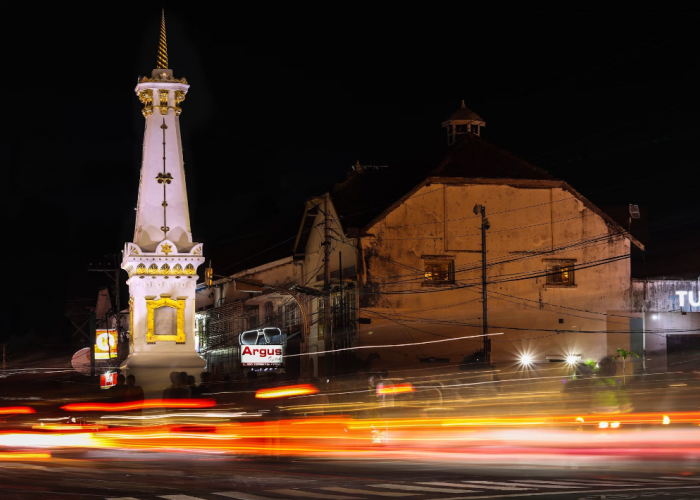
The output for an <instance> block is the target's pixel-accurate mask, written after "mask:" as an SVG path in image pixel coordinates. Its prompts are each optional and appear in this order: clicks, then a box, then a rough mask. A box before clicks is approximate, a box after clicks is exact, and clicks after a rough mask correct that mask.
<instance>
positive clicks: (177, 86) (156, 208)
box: [122, 13, 205, 394]
mask: <svg viewBox="0 0 700 500" xmlns="http://www.w3.org/2000/svg"><path fill="white" fill-rule="evenodd" d="M189 88H190V86H189V85H188V84H187V81H186V80H185V79H184V78H180V79H178V78H175V77H174V76H173V71H172V70H171V69H168V51H167V44H166V38H165V14H164V13H163V17H162V20H161V27H160V42H159V45H158V63H157V68H156V69H154V70H153V72H152V73H151V77H150V78H148V77H143V78H141V79H140V80H139V82H138V85H136V95H137V96H138V98H139V99H140V100H141V102H142V103H143V105H144V107H143V110H142V113H143V116H144V118H145V119H146V131H145V133H144V138H143V160H142V164H141V179H140V181H139V197H138V206H137V208H136V228H135V231H134V242H133V243H127V244H126V245H125V248H124V252H123V260H122V269H124V270H126V271H127V273H128V274H129V279H128V280H127V284H128V285H129V295H130V300H129V307H130V314H131V326H130V330H131V332H130V335H131V338H130V347H129V358H128V359H127V360H126V362H125V364H124V365H123V366H122V369H126V370H127V371H128V373H130V374H131V373H133V374H134V375H135V376H136V380H137V384H139V385H141V386H143V387H144V389H146V390H147V391H148V390H150V391H151V392H152V394H155V393H154V392H153V391H156V390H157V389H158V388H163V387H167V386H168V385H169V384H170V381H169V377H168V375H169V373H170V372H171V371H175V370H176V371H187V372H190V373H195V374H198V373H199V371H201V370H202V368H204V365H205V362H204V360H203V359H202V358H200V357H199V356H198V355H197V352H196V346H195V339H194V317H195V313H194V307H195V306H194V300H195V288H196V282H197V267H199V265H200V264H202V263H203V262H204V257H203V255H202V244H201V243H194V242H193V241H192V232H191V230H190V216H189V209H188V207H187V189H186V185H185V168H184V162H183V159H182V141H181V140H180V113H181V112H182V109H181V108H180V104H181V103H182V101H184V100H185V95H186V94H187V91H188V90H189Z"/></svg>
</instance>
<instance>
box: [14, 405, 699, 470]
mask: <svg viewBox="0 0 700 500" xmlns="http://www.w3.org/2000/svg"><path fill="white" fill-rule="evenodd" d="M178 415H182V414H178ZM197 415H200V414H197ZM119 416H120V417H124V415H119ZM664 416H665V417H668V418H669V420H670V419H673V420H674V422H677V423H680V422H688V423H694V424H697V423H699V422H700V413H698V412H677V413H668V414H666V415H663V414H661V413H636V414H635V413H629V414H616V415H615V421H614V422H612V421H610V420H609V417H610V415H604V414H593V415H587V416H586V422H587V423H584V422H581V421H577V420H576V419H577V416H576V415H575V414H574V415H551V416H546V417H545V416H538V417H529V416H523V417H507V418H504V417H481V418H374V419H367V420H357V419H352V418H349V417H313V418H306V419H287V420H265V421H256V422H248V421H236V422H230V423H226V424H217V423H214V424H210V425H206V426H202V427H201V431H202V432H198V427H197V426H192V427H189V426H187V425H184V426H179V425H153V426H144V427H124V428H112V429H108V430H103V431H100V432H90V433H86V432H77V433H65V434H59V433H46V432H11V433H4V434H3V433H0V446H2V447H15V448H21V450H20V449H18V450H17V452H22V453H28V451H27V448H63V447H81V448H92V449H115V450H118V449H123V450H129V451H158V452H176V453H188V454H194V453H204V454H211V455H226V454H232V455H271V454H275V455H276V454H288V455H295V456H334V457H348V456H368V457H372V456H375V457H379V456H413V457H426V458H430V457H432V458H435V457H438V456H444V457H450V456H451V457H458V456H464V457H467V456H481V457H487V456H493V457H494V460H495V459H496V457H497V456H499V454H500V455H503V454H512V453H527V454H533V453H534V454H542V455H547V454H549V455H551V454H553V453H554V454H557V453H563V454H571V453H574V454H576V455H580V456H582V457H583V456H591V455H599V454H603V455H610V456H617V455H618V454H625V455H630V456H633V455H643V454H645V453H646V454H663V456H670V455H669V454H673V453H675V454H677V455H678V456H685V455H687V454H688V453H693V454H694V453H700V435H697V436H696V435H695V434H692V433H690V431H688V430H684V429H680V430H677V429H678V428H676V427H674V428H668V429H661V428H660V426H659V425H658V424H659V422H660V421H661V420H662V418H663V417H664ZM602 423H607V424H608V426H607V427H605V429H607V430H612V429H616V428H617V427H624V426H623V425H622V424H625V425H627V424H629V423H643V424H647V425H649V427H650V430H648V431H646V432H645V433H642V434H635V439H634V440H633V442H630V443H629V445H625V444H621V443H623V442H622V441H620V440H610V439H609V435H608V436H606V434H607V433H602V432H601V433H596V432H594V433H587V432H581V430H577V429H580V428H582V427H588V428H590V429H592V430H594V429H596V428H598V427H599V426H600V424H602ZM616 424H617V427H616ZM374 430H378V431H381V432H384V431H386V430H388V432H389V435H390V436H391V441H390V443H388V442H385V441H382V442H381V443H374V444H373V442H372V440H373V434H372V431H374ZM615 432H623V433H624V432H625V431H624V430H618V431H615ZM635 432H636V431H635ZM640 440H641V441H642V442H643V444H640V442H639V441H640ZM377 444H381V446H380V447H377V446H376V445H377ZM494 445H496V446H494ZM0 452H2V453H4V454H5V455H4V456H18V455H13V454H12V453H9V450H8V449H7V448H4V449H3V448H0ZM439 454H442V455H439ZM684 454H685V455H684ZM38 456H42V457H46V455H41V454H38ZM0 459H3V460H4V459H5V458H2V457H0Z"/></svg>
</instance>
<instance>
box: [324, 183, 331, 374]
mask: <svg viewBox="0 0 700 500" xmlns="http://www.w3.org/2000/svg"><path fill="white" fill-rule="evenodd" d="M330 205H331V204H330V194H328V193H326V195H325V197H324V199H323V215H324V219H323V266H324V267H323V291H324V297H323V299H324V300H325V301H326V308H325V315H324V318H323V338H324V351H330V350H332V349H333V339H332V333H331V207H330ZM324 357H325V361H326V375H331V373H332V371H333V364H332V362H331V359H332V357H331V356H330V353H326V354H324Z"/></svg>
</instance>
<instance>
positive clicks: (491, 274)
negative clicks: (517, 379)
mask: <svg viewBox="0 0 700 500" xmlns="http://www.w3.org/2000/svg"><path fill="white" fill-rule="evenodd" d="M477 203H478V204H482V205H485V206H486V211H487V217H488V219H489V221H490V224H491V229H490V230H489V231H488V237H487V249H488V257H487V258H488V262H489V267H488V280H489V282H490V283H491V284H490V285H489V287H488V290H489V299H488V300H489V302H488V305H489V307H488V313H489V324H490V325H491V329H490V331H491V332H492V333H501V332H502V333H503V335H500V336H497V337H493V349H492V360H493V361H501V362H507V361H516V360H517V359H518V357H519V355H520V354H522V353H525V352H527V353H529V354H531V355H533V356H534V357H536V358H538V359H544V358H546V356H548V355H549V356H552V355H566V354H580V355H581V356H582V357H583V359H587V358H594V359H600V358H602V357H603V356H605V355H608V354H611V352H614V349H615V348H617V347H627V346H628V344H624V342H623V341H627V342H628V338H626V337H627V336H626V335H624V334H618V335H620V336H621V337H622V338H615V339H613V341H611V342H608V334H607V332H608V331H609V330H620V331H623V332H628V331H629V329H630V328H629V318H625V317H621V318H611V317H608V316H606V315H605V314H604V313H606V311H608V310H617V311H625V310H629V302H630V267H629V260H628V259H623V260H619V261H616V262H612V263H605V264H602V265H598V261H600V260H601V259H608V258H612V257H616V256H625V255H628V254H629V241H628V240H627V239H625V238H624V237H623V236H621V235H620V234H618V233H617V232H616V230H613V229H611V228H610V227H608V225H607V224H606V222H605V221H604V220H603V219H602V217H600V216H599V215H598V214H596V213H595V212H593V211H592V210H591V209H589V208H587V207H586V206H585V205H584V204H583V203H582V202H581V201H579V200H578V199H576V198H574V197H573V196H572V194H571V193H569V192H568V191H565V190H563V189H561V188H521V187H513V186H508V185H498V184H461V185H442V184H432V185H428V186H424V187H422V188H421V189H419V190H418V191H416V192H415V193H414V194H413V195H412V196H411V197H410V198H409V199H407V200H406V201H405V202H404V203H402V204H401V205H399V206H398V207H396V208H395V210H393V211H392V212H391V213H389V214H388V215H387V216H386V217H385V218H383V219H382V220H380V221H378V222H377V223H376V224H375V225H374V226H373V227H371V228H369V229H368V231H367V232H368V233H369V236H366V237H363V238H362V242H361V245H362V252H363V259H364V261H363V268H364V270H365V273H364V275H363V276H362V278H363V280H364V281H365V282H366V283H367V285H368V289H367V292H369V293H367V294H365V295H364V296H363V299H364V301H365V303H364V305H365V306H367V307H366V308H365V309H363V310H362V311H361V312H362V315H363V316H371V317H372V321H373V322H372V324H371V325H362V328H361V331H360V343H361V344H362V345H385V344H396V343H417V342H425V341H429V340H439V339H441V338H444V337H447V338H454V337H460V336H464V335H470V334H479V333H481V316H482V306H481V283H480V282H481V267H480V262H481V255H480V253H478V252H479V251H480V249H481V233H480V224H481V219H480V216H479V217H477V216H475V215H474V213H473V207H474V205H475V204H477ZM446 220H447V223H445V222H444V221H446ZM445 235H447V238H445ZM547 252H549V253H547ZM426 256H436V257H437V256H443V257H444V258H448V259H453V260H454V263H455V277H456V286H455V285H451V286H448V287H430V286H424V262H425V260H426V259H425V257H426ZM548 258H556V259H575V261H576V262H575V266H576V285H575V286H573V287H555V286H551V285H547V284H546V278H545V277H544V276H539V277H538V276H537V275H541V274H544V273H545V270H546V261H545V260H544V259H548ZM587 266H590V267H588V268H586V267H587ZM586 311H589V312H586ZM556 330H573V331H574V332H576V333H560V334H557V332H556ZM578 332H580V333H578ZM620 342H623V345H620ZM480 346H481V342H480V341H476V342H474V341H459V342H443V343H435V344H424V345H416V346H412V347H408V348H402V349H401V350H400V352H399V350H396V351H394V350H391V349H382V350H378V351H377V352H379V353H380V355H381V359H382V364H384V365H385V366H387V367H390V368H398V367H401V366H406V365H415V364H416V363H418V359H419V358H428V357H444V358H449V360H450V363H455V362H458V361H459V360H460V359H462V358H463V357H464V356H466V355H469V354H471V353H473V352H475V351H477V350H478V349H479V348H480Z"/></svg>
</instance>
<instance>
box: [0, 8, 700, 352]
mask: <svg viewBox="0 0 700 500" xmlns="http://www.w3.org/2000/svg"><path fill="white" fill-rule="evenodd" d="M162 5H163V3H154V2H148V1H146V2H141V3H139V4H124V3H106V2H100V3H94V4H93V5H92V6H91V7H90V9H89V11H88V10H83V9H78V8H76V7H73V5H72V4H70V3H68V4H56V5H55V6H54V7H47V8H42V9H41V10H39V9H38V8H35V7H31V5H30V4H28V3H26V6H25V7H16V8H17V9H22V8H23V9H27V10H24V11H17V12H16V13H15V15H14V16H13V15H10V14H7V13H6V16H5V25H6V29H5V31H4V34H3V38H5V44H4V46H5V51H4V67H5V69H6V71H5V73H4V80H5V88H6V91H5V95H4V99H3V111H4V112H3V115H4V118H5V120H4V121H5V133H3V134H2V137H1V139H0V140H1V141H2V142H0V146H1V149H0V155H1V156H0V158H1V159H2V163H3V166H4V168H3V172H4V182H2V184H1V185H2V205H3V213H4V214H5V221H6V223H5V227H6V228H7V230H6V232H5V247H6V251H5V253H6V255H7V256H8V257H7V258H8V259H10V260H8V261H7V262H8V264H6V265H9V269H8V271H9V274H8V275H7V278H6V283H8V284H10V286H9V287H8V286H7V285H6V287H5V289H4V290H3V293H4V294H5V300H3V307H4V310H5V311H6V314H3V315H2V317H3V319H2V321H3V323H2V335H3V336H4V338H7V337H8V336H10V335H13V336H25V335H28V334H35V335H38V336H39V337H42V338H44V339H46V340H47V341H56V342H59V341H63V340H65V339H66V338H67V337H66V331H67V325H66V322H65V320H64V318H63V313H64V311H65V309H66V307H67V306H70V305H71V304H72V305H73V306H75V305H76V304H80V303H78V302H75V301H76V300H77V299H87V300H88V302H89V301H92V302H93V304H94V300H95V299H96V297H97V292H98V290H99V289H100V288H102V287H104V286H107V285H110V284H111V282H110V279H109V278H108V277H107V276H104V275H99V274H97V273H88V272H87V268H88V264H89V263H91V262H92V263H96V262H99V261H101V260H103V257H104V256H105V255H107V254H110V253H115V252H120V251H121V249H122V248H123V246H124V243H125V242H126V241H130V240H132V238H133V229H134V217H135V213H134V207H135V206H136V198H137V187H138V177H139V168H140V163H141V144H142V134H143V127H144V120H143V117H142V115H141V112H140V110H141V108H142V105H141V104H140V103H139V101H138V99H137V98H136V96H135V95H134V92H133V89H134V87H135V85H136V80H137V77H138V76H140V75H150V72H151V70H152V69H153V68H154V67H155V62H156V47H157V41H158V30H159V22H160V7H161V6H162ZM226 5H228V7H221V6H217V7H213V6H212V3H208V2H170V1H168V2H165V8H166V23H167V36H168V53H169V62H170V67H171V69H173V70H174V72H175V76H176V77H183V76H184V77H186V78H187V80H188V82H189V83H190V84H191V86H192V87H191V89H190V92H189V93H188V95H187V99H186V101H185V102H184V103H183V105H182V107H183V114H182V116H181V127H182V139H183V144H184V149H185V151H184V155H185V170H186V173H187V184H188V193H189V202H190V211H191V221H192V230H193V235H194V239H195V241H201V242H204V244H205V254H206V256H207V257H208V258H211V259H212V260H213V264H214V268H215V272H216V273H221V274H228V273H232V272H234V271H237V270H240V269H242V268H244V267H246V265H247V264H248V263H250V262H253V261H252V260H247V261H246V260H245V259H246V258H248V257H250V256H251V255H254V254H256V253H258V252H260V251H262V250H264V249H266V248H268V247H270V246H271V245H274V244H275V243H278V242H279V241H281V240H283V239H286V238H289V237H291V236H293V235H294V234H295V233H296V231H297V229H298V225H299V221H300V219H299V217H300V216H301V213H302V211H303V202H304V200H305V199H306V198H307V197H308V196H311V195H317V194H322V193H324V192H325V191H328V190H329V189H330V188H331V187H332V186H333V184H334V183H336V182H339V181H341V180H343V179H344V178H345V177H346V176H347V174H348V172H349V171H350V165H351V164H353V163H354V162H355V161H356V160H360V162H361V163H364V164H380V165H389V168H392V165H397V164H399V163H400V162H401V161H402V160H404V159H406V158H410V157H411V155H417V154H426V153H427V154H431V153H432V152H438V151H439V150H440V149H441V148H442V147H443V146H444V144H445V142H446V139H445V133H444V130H443V129H442V128H441V126H440V125H441V121H442V119H443V118H444V117H446V116H447V115H449V114H450V113H451V112H452V111H454V110H455V109H456V108H457V107H458V106H459V105H460V102H461V100H462V99H465V100H466V104H467V106H468V107H469V108H471V109H473V110H474V111H476V112H477V113H479V114H480V115H481V116H482V117H483V118H484V119H485V121H486V123H487V128H486V129H485V131H484V134H483V137H484V139H486V140H488V141H490V142H492V143H494V144H496V145H498V146H499V147H501V148H503V149H505V150H507V151H510V152H512V153H514V154H516V155H518V156H520V157H522V158H524V159H526V160H530V161H531V162H533V163H535V164H536V165H538V166H540V167H542V168H544V169H546V170H548V171H549V172H550V173H551V174H553V175H555V176H556V177H559V178H561V179H564V180H566V181H568V182H569V183H570V184H571V185H572V186H573V187H574V188H575V189H577V190H578V191H579V192H581V193H582V194H584V195H586V196H588V197H589V198H590V199H591V200H592V201H593V202H594V203H596V204H598V205H599V206H601V207H603V208H608V207H610V208H609V210H610V212H614V211H615V210H617V211H618V213H621V214H622V217H623V218H624V213H625V211H626V206H627V204H629V203H635V204H639V205H640V206H642V208H643V213H644V215H645V219H644V220H643V221H641V222H639V228H638V229H635V228H633V233H635V231H638V233H636V234H638V235H639V236H640V238H642V239H643V240H644V242H645V243H646V244H647V252H646V254H645V255H644V256H643V258H642V257H641V256H640V257H639V258H637V259H636V260H635V265H634V275H635V277H646V276H661V275H666V276H684V277H690V278H696V277H698V275H700V266H698V264H697V260H696V256H697V255H698V252H699V251H700V238H698V230H700V217H698V215H699V214H698V212H697V209H696V204H697V200H696V192H697V188H698V181H700V169H699V168H698V163H699V162H700V160H699V159H698V158H699V156H700V152H699V151H698V142H699V141H698V139H699V138H700V125H699V121H698V118H697V117H698V113H700V91H699V89H700V52H698V47H700V40H699V38H700V36H699V34H698V33H699V32H698V30H697V23H698V19H699V18H700V16H699V15H697V14H687V13H686V14H676V15H661V14H644V15H641V14H639V15H637V14H631V13H629V12H625V13H624V14H619V15H618V14H554V13H532V12H525V11H505V10H504V11H500V12H498V13H488V12H482V13H479V12H478V11H476V10H474V9H471V8H470V9H466V10H461V11H460V10H452V9H450V10H443V11H437V10H435V11H430V10H426V7H425V5H423V6H421V7H420V8H419V9H416V10H411V9H409V7H408V6H409V4H408V3H404V4H401V5H400V7H399V4H394V5H396V8H395V9H391V10H390V9H385V10H376V7H370V8H362V7H359V6H357V5H355V4H352V3H351V4H325V5H324V6H322V7H316V8H313V9H311V8H303V7H300V6H299V5H292V4H289V5H286V6H284V7H273V6H271V4H269V3H267V2H265V3H263V4H261V6H260V7H256V6H244V7H243V6H241V5H243V4H240V3H231V2H230V3H227V4H226ZM317 5H318V4H317ZM339 5H342V6H339ZM411 5H412V4H411ZM417 5H419V4H417ZM30 8H31V9H32V10H31V11H30V10H29V9H30ZM12 19H14V21H12ZM13 23H17V26H16V30H17V32H15V30H13V29H12V26H11V25H12V24H13ZM20 25H22V26H24V27H25V28H24V31H22V33H21V36H17V33H18V32H19V28H20ZM381 202H382V200H379V203H378V204H381ZM615 207H618V208H617V209H616V208H615ZM611 215H612V214H611ZM289 249H290V251H291V244H289ZM271 255H272V254H271ZM275 255H276V254H275ZM264 256H265V254H262V258H264ZM241 261H243V262H241ZM10 262H11V264H10ZM121 278H122V284H123V282H124V280H125V279H126V274H125V273H122V276H121ZM122 290H123V295H122V298H123V303H122V305H123V306H126V300H127V299H126V297H127V294H126V292H127V291H126V286H125V285H123V286H122Z"/></svg>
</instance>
